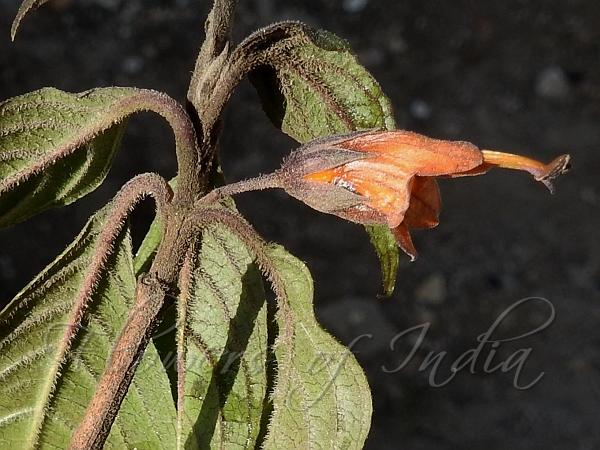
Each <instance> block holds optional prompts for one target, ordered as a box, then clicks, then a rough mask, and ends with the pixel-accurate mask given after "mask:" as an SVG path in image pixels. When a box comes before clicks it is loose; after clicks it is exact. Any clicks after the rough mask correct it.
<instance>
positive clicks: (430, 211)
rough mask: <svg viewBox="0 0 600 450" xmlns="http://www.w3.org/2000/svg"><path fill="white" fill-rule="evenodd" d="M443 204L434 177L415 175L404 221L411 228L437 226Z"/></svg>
mask: <svg viewBox="0 0 600 450" xmlns="http://www.w3.org/2000/svg"><path fill="white" fill-rule="evenodd" d="M441 205H442V202H441V199H440V190H439V187H438V184H437V181H436V180H435V179H434V178H423V177H415V178H414V180H413V185H412V188H411V190H410V206H409V207H408V210H407V211H406V214H405V215H404V223H406V225H407V226H408V228H411V229H413V228H417V229H420V228H433V227H436V226H437V225H438V224H439V215H440V208H441Z"/></svg>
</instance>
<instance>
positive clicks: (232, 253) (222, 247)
mask: <svg viewBox="0 0 600 450" xmlns="http://www.w3.org/2000/svg"><path fill="white" fill-rule="evenodd" d="M180 289H181V296H180V298H179V301H178V326H179V328H178V331H177V351H178V355H179V358H180V364H181V366H180V371H179V384H180V389H181V391H180V394H182V398H180V399H179V411H178V444H179V446H178V448H186V449H208V448H240V449H241V448H244V449H253V448H255V446H256V445H257V443H258V439H259V433H260V429H261V421H262V420H263V407H264V404H265V399H266V396H267V385H268V382H267V360H268V357H267V354H268V352H269V349H268V347H269V344H268V324H267V306H266V302H265V292H264V289H263V285H262V280H261V276H260V272H259V271H258V269H257V268H256V266H255V265H254V263H253V257H252V256H251V255H250V253H249V251H248V249H247V248H246V247H245V246H244V245H243V244H242V242H241V241H240V240H239V239H238V238H237V237H236V236H235V235H233V234H232V233H231V232H230V231H228V230H227V229H226V228H224V227H219V226H215V227H212V226H211V227H209V228H207V229H205V230H204V231H203V233H202V237H201V239H200V243H199V245H198V248H197V251H196V252H195V255H194V257H193V259H192V262H191V266H190V267H189V270H188V271H186V270H185V269H184V270H183V272H182V280H181V282H180Z"/></svg>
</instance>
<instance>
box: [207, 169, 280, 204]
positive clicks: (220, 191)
mask: <svg viewBox="0 0 600 450" xmlns="http://www.w3.org/2000/svg"><path fill="white" fill-rule="evenodd" d="M280 187H282V183H281V178H280V177H279V173H278V172H273V173H270V174H267V175H260V176H258V177H256V178H249V179H247V180H242V181H238V182H236V183H231V184H226V185H225V186H222V187H220V188H217V189H214V190H212V191H211V192H209V193H208V194H207V195H205V196H204V197H202V198H201V199H200V200H198V202H197V203H214V202H216V201H219V200H222V199H224V198H225V197H231V196H232V195H236V194H241V193H244V192H250V191H262V190H264V189H275V188H280Z"/></svg>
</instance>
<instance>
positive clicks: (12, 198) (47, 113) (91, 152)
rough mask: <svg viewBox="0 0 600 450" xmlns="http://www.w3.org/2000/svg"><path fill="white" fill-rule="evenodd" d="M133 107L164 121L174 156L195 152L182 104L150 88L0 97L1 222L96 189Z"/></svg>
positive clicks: (50, 91)
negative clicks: (0, 99) (170, 133)
mask: <svg viewBox="0 0 600 450" xmlns="http://www.w3.org/2000/svg"><path fill="white" fill-rule="evenodd" d="M139 111H154V112H156V113H157V114H159V115H161V116H163V117H164V118H165V119H166V120H167V121H168V122H169V124H170V125H171V127H172V129H173V133H174V135H175V148H176V152H177V154H178V159H179V158H180V157H184V156H182V155H189V154H190V153H193V152H195V151H196V150H195V149H194V148H192V147H194V146H195V145H196V140H195V136H194V132H193V129H192V125H191V122H190V119H189V117H188V116H187V115H186V113H185V111H184V110H183V108H182V107H181V106H180V105H179V104H178V103H177V102H175V101H174V100H173V99H172V98H170V97H169V96H167V95H165V94H161V93H159V92H156V91H152V90H148V89H135V88H118V87H111V88H98V89H93V90H91V91H87V92H82V93H80V94H69V93H67V92H62V91H59V90H57V89H53V88H44V89H41V90H39V91H35V92H30V93H28V94H25V95H21V96H19V97H14V98H11V99H9V100H6V101H4V102H2V103H0V227H2V226H6V225H10V224H13V223H16V222H19V221H22V220H24V219H26V218H28V217H30V216H32V215H34V214H36V213H38V212H40V211H43V210H44V209H47V208H50V207H53V206H61V205H67V204H69V203H72V202H74V201H75V200H77V199H78V198H80V197H82V196H84V195H85V194H87V193H89V192H90V191H92V190H94V189H95V188H96V187H97V186H98V185H99V184H100V183H101V182H102V181H103V180H104V178H105V176H106V173H107V172H108V169H109V168H110V164H111V162H112V157H113V155H114V153H115V150H116V149H117V147H118V145H119V142H120V138H121V135H122V133H123V130H124V120H125V119H126V118H127V117H128V116H130V115H131V114H133V113H136V112H139ZM180 162H182V161H180ZM186 163H189V161H185V162H182V164H186Z"/></svg>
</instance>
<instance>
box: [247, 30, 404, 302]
mask: <svg viewBox="0 0 600 450" xmlns="http://www.w3.org/2000/svg"><path fill="white" fill-rule="evenodd" d="M284 26H285V24H279V25H276V26H273V28H275V27H284ZM289 26H290V27H292V28H293V29H294V30H295V31H294V32H293V33H292V37H290V38H286V39H284V40H282V42H281V44H280V45H277V44H275V45H273V50H271V52H272V57H271V58H270V60H269V63H268V64H269V66H268V67H260V68H258V69H257V70H256V71H255V72H254V73H253V75H252V77H251V80H252V82H253V83H254V85H255V87H256V89H257V91H258V93H259V96H260V98H261V101H262V104H263V108H264V109H265V112H266V113H267V115H268V116H269V117H270V118H271V120H272V121H273V123H274V124H275V125H276V126H277V127H279V128H281V130H282V131H284V132H285V133H286V134H288V135H289V136H291V137H292V138H294V139H295V140H297V141H298V142H300V143H305V142H308V141H311V140H313V139H316V138H319V137H324V136H328V135H333V134H340V133H346V132H350V131H356V130H364V129H373V128H382V129H389V130H392V129H394V128H395V122H394V117H393V112H392V108H391V105H390V102H389V100H388V99H387V97H386V96H385V94H384V93H383V91H382V90H381V87H380V86H379V84H378V83H377V81H376V80H375V79H374V78H373V77H372V76H371V74H370V73H369V72H368V71H367V70H366V69H365V68H364V67H363V66H362V65H361V64H360V63H359V62H358V60H357V58H356V56H355V55H354V54H353V53H352V52H351V50H350V48H349V46H348V44H347V43H346V42H345V41H343V40H342V39H340V38H338V37H337V36H335V35H333V34H332V33H329V32H325V31H314V30H310V29H308V28H307V27H305V26H299V25H298V24H289ZM299 29H300V30H301V31H299ZM267 32H268V29H267V30H263V31H262V33H265V34H266V33H267ZM298 33H300V34H298ZM288 40H289V41H290V42H291V43H293V45H292V44H290V42H287V41H288ZM366 231H367V233H368V234H369V235H370V238H371V242H373V243H374V247H375V250H376V252H377V255H378V256H379V259H380V261H381V268H382V276H383V287H384V293H385V294H386V295H391V294H392V292H393V290H394V286H395V282H396V274H397V267H398V259H399V250H398V247H397V245H387V243H389V242H393V241H394V237H393V235H392V233H391V231H390V230H389V228H388V227H387V226H384V225H373V226H368V227H366ZM382 243H385V245H377V244H382Z"/></svg>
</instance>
